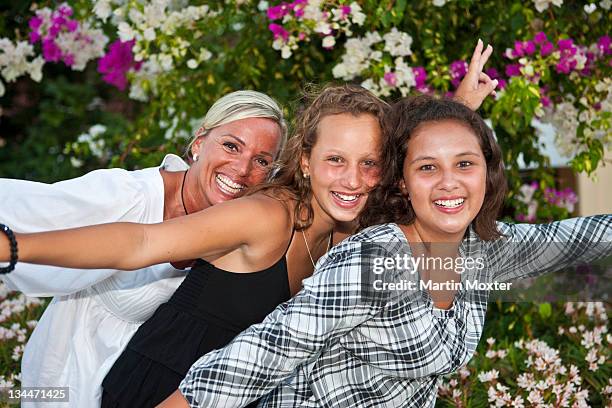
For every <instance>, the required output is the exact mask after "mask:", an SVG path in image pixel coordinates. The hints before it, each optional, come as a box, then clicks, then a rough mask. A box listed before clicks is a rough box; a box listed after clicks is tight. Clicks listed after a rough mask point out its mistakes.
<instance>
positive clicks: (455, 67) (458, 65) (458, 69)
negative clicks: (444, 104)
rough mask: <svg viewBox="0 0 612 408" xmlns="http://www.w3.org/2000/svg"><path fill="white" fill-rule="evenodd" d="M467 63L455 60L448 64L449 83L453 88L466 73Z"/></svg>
mask: <svg viewBox="0 0 612 408" xmlns="http://www.w3.org/2000/svg"><path fill="white" fill-rule="evenodd" d="M467 69H468V64H467V62H465V61H462V60H457V61H453V62H452V63H451V65H450V74H451V78H452V79H451V83H452V84H453V86H454V87H455V88H457V87H458V86H459V84H460V83H461V80H462V79H463V77H464V76H465V74H466V73H467Z"/></svg>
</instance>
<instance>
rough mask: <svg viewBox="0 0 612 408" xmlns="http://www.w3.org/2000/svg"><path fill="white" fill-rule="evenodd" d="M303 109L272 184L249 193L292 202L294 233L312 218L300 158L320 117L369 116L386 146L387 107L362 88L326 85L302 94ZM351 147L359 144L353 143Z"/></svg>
mask: <svg viewBox="0 0 612 408" xmlns="http://www.w3.org/2000/svg"><path fill="white" fill-rule="evenodd" d="M304 105H305V106H306V108H305V109H304V110H303V111H302V112H300V113H299V114H298V115H297V116H296V119H295V121H294V132H293V135H292V136H291V137H290V138H289V141H288V142H287V145H286V147H285V149H284V150H283V151H282V152H281V156H280V159H279V162H278V164H277V165H276V168H275V169H274V170H273V175H272V177H273V178H272V180H271V181H270V182H268V183H264V184H262V185H259V186H256V187H254V188H253V189H252V190H250V191H249V193H250V194H252V193H255V192H258V191H264V192H266V193H267V194H269V195H271V196H272V197H275V198H279V199H282V198H285V199H286V198H290V199H293V200H295V201H296V202H297V205H296V206H295V213H294V219H295V226H296V229H303V228H308V227H309V226H310V224H311V223H312V219H313V216H314V213H313V210H312V206H311V203H310V199H311V195H312V190H311V188H310V179H308V178H305V177H304V174H303V173H302V169H301V166H300V164H301V158H302V155H307V156H308V155H309V154H310V152H311V151H312V147H313V146H314V145H315V143H316V142H317V136H318V130H319V123H321V120H322V119H323V118H324V117H326V116H329V115H338V114H342V113H349V114H352V115H354V116H359V115H363V114H369V115H372V116H374V117H375V118H376V119H378V123H379V124H380V127H381V133H382V134H383V141H382V144H383V146H384V145H386V144H387V143H386V133H385V132H384V125H385V120H386V116H387V113H388V110H389V105H388V104H387V103H386V102H383V101H382V100H381V99H379V98H378V97H376V96H375V95H374V94H372V93H371V92H370V91H368V90H367V89H365V88H363V87H360V86H357V85H348V84H345V85H327V86H325V87H324V88H323V89H322V90H320V91H318V92H317V91H313V90H310V91H305V92H304ZM355 143H359V141H358V140H355ZM279 193H280V195H279Z"/></svg>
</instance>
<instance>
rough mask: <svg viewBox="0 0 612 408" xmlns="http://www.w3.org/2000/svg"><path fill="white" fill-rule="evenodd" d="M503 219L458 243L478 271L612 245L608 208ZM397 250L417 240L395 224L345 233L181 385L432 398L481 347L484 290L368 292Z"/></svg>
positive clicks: (559, 261) (356, 397)
mask: <svg viewBox="0 0 612 408" xmlns="http://www.w3.org/2000/svg"><path fill="white" fill-rule="evenodd" d="M499 227H500V231H501V232H502V233H503V234H504V237H503V238H500V239H498V240H495V241H489V242H484V241H482V240H480V239H479V238H478V237H477V236H476V234H474V233H473V232H472V231H470V232H469V234H468V237H467V238H466V239H465V240H464V241H463V242H462V244H461V248H460V253H461V254H463V255H465V254H467V253H469V254H477V253H480V254H481V255H482V254H485V255H486V268H485V270H484V275H482V276H480V278H482V279H488V280H489V281H490V280H491V279H493V280H496V281H508V280H511V279H518V278H521V277H526V276H532V275H536V274H541V273H544V272H548V271H552V270H557V269H560V268H562V267H565V266H568V265H570V264H573V263H576V262H579V261H588V260H592V259H594V258H600V257H602V256H606V255H610V254H611V253H612V215H603V216H594V217H587V218H575V219H570V220H565V221H561V222H555V223H551V224H546V225H530V224H503V223H500V224H499ZM372 243H374V245H372ZM381 243H384V244H381ZM553 243H563V245H552V244H553ZM517 244H518V245H517ZM398 253H408V254H410V247H409V246H408V243H407V241H406V238H405V236H404V234H403V233H402V231H401V230H400V229H399V227H398V226H397V225H396V224H384V225H379V226H375V227H371V228H368V229H366V230H363V231H361V232H360V233H359V234H357V235H354V236H352V237H350V238H348V239H347V240H345V241H343V242H342V243H341V244H339V245H338V246H336V247H335V248H333V249H332V250H331V251H330V252H329V253H328V254H327V255H326V256H324V257H323V258H321V260H320V261H319V262H318V264H317V268H316V271H315V273H314V274H313V276H312V277H310V278H308V279H306V280H304V282H303V284H304V288H303V290H302V291H301V292H300V293H298V294H297V295H296V296H295V297H294V298H293V299H291V300H290V301H288V302H286V303H284V304H281V305H280V306H278V307H277V308H276V310H274V312H272V313H271V314H270V315H269V316H267V317H266V319H265V320H264V321H263V322H262V323H260V324H257V325H254V326H252V327H250V328H248V329H247V330H245V331H244V332H242V333H241V334H240V335H239V336H237V337H236V338H235V339H234V340H233V341H232V342H231V343H230V344H229V345H227V346H226V347H225V348H223V349H220V350H215V351H213V352H211V353H208V354H207V355H205V356H204V357H202V358H200V359H199V360H198V361H197V362H196V363H195V364H194V365H193V366H192V367H191V369H190V370H189V372H188V374H187V376H186V377H185V379H184V380H183V382H182V383H181V385H180V390H181V392H182V393H183V395H184V396H185V397H186V398H187V400H188V401H189V402H190V404H191V406H193V407H240V406H244V405H246V404H247V403H248V402H250V401H253V400H256V399H257V398H260V397H262V396H264V395H265V398H264V399H263V400H262V401H261V403H260V405H259V406H260V407H261V406H264V407H334V408H336V407H386V408H392V407H432V406H433V405H434V403H435V400H436V395H437V388H438V384H439V382H440V378H441V376H442V375H444V374H447V373H451V372H453V371H455V370H457V368H458V367H460V366H462V365H465V364H466V363H467V362H468V361H469V360H470V358H471V356H472V355H473V353H474V350H475V349H476V346H477V344H478V340H479V338H480V335H481V333H482V329H483V324H484V319H485V312H486V308H487V299H488V291H486V290H485V291H481V290H471V291H463V290H462V291H459V292H458V293H457V295H456V297H455V300H454V302H453V305H452V307H451V308H450V309H448V310H443V309H438V308H435V307H434V305H433V302H432V300H431V298H430V297H429V296H428V294H427V291H412V292H411V291H406V292H404V294H401V292H394V293H392V294H391V293H387V294H385V295H382V294H381V295H376V294H372V293H371V292H370V291H371V290H370V291H368V289H367V288H368V287H369V286H368V285H370V283H371V281H372V279H373V278H372V276H373V274H372V273H371V272H372V267H371V266H372V263H371V262H372V257H379V256H387V257H394V256H395V255H396V254H398ZM481 273H483V272H482V270H481ZM400 275H401V274H397V276H391V277H389V276H386V278H385V279H397V278H399V277H400ZM485 275H486V276H485ZM402 276H403V275H402ZM475 276H477V275H475ZM403 277H405V276H403ZM415 294H416V296H415ZM266 394H267V395H266Z"/></svg>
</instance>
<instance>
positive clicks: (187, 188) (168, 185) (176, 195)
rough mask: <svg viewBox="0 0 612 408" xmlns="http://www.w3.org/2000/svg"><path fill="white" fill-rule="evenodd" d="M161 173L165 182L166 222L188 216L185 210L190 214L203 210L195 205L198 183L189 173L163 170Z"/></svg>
mask: <svg viewBox="0 0 612 408" xmlns="http://www.w3.org/2000/svg"><path fill="white" fill-rule="evenodd" d="M159 172H160V174H161V176H162V180H163V182H164V220H169V219H172V218H177V217H182V216H184V215H186V214H185V209H187V213H189V214H191V213H194V212H197V211H200V210H203V208H196V206H194V205H193V201H194V200H193V196H194V194H193V192H194V190H196V188H195V185H196V181H195V180H192V178H191V177H190V174H189V172H184V171H176V172H175V171H166V170H162V169H160V170H159ZM183 180H184V186H183ZM201 202H204V200H202V201H201Z"/></svg>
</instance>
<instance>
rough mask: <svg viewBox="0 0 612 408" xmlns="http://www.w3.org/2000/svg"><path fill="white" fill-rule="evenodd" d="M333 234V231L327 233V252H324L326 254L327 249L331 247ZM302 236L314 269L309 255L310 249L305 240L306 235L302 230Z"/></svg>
mask: <svg viewBox="0 0 612 408" xmlns="http://www.w3.org/2000/svg"><path fill="white" fill-rule="evenodd" d="M333 233H334V232H333V231H332V232H330V233H329V241H327V250H326V251H325V252H328V251H329V248H330V247H331V242H332V235H333ZM302 236H303V237H304V243H305V244H306V250H307V251H308V256H309V257H310V262H312V267H313V268H315V261H314V259H313V258H312V254H311V253H310V247H309V246H308V240H307V239H306V233H305V232H304V230H302Z"/></svg>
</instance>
